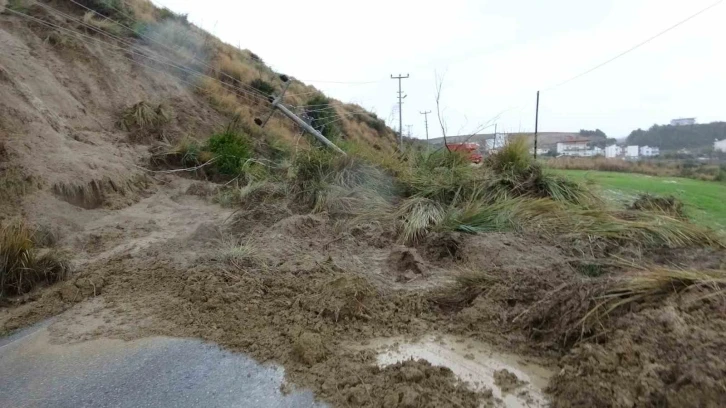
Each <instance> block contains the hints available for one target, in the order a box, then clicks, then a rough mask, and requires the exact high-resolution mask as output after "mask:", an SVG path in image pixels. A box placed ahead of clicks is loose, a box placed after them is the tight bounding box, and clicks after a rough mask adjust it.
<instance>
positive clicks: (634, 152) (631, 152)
mask: <svg viewBox="0 0 726 408" xmlns="http://www.w3.org/2000/svg"><path fill="white" fill-rule="evenodd" d="M639 151H640V149H639V148H638V146H637V145H635V146H628V147H626V148H625V157H638V153H639Z"/></svg>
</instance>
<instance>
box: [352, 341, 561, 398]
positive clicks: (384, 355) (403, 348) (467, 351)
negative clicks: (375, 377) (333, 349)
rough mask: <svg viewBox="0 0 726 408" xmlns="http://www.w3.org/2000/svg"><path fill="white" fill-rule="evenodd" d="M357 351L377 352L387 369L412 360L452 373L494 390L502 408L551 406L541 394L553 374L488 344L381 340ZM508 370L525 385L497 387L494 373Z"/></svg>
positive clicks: (361, 346)
mask: <svg viewBox="0 0 726 408" xmlns="http://www.w3.org/2000/svg"><path fill="white" fill-rule="evenodd" d="M353 347H354V348H365V349H374V350H376V351H378V357H377V359H378V364H379V365H380V366H387V365H390V364H395V363H397V362H400V361H405V360H409V359H414V360H417V359H424V360H427V361H428V362H430V363H431V364H434V365H439V366H444V367H448V368H449V369H451V371H453V372H454V374H455V375H456V376H457V377H459V378H460V379H461V380H463V381H466V382H468V383H469V384H470V386H471V387H472V388H474V389H477V390H486V389H491V390H492V394H493V395H494V397H496V398H498V399H500V400H501V401H502V405H504V406H505V407H510V408H519V407H545V406H548V405H549V404H548V402H547V399H546V397H545V396H544V393H543V392H542V390H543V389H544V387H546V386H547V382H548V381H549V378H550V376H551V375H552V372H551V371H550V370H548V369H547V368H544V367H542V366H538V365H536V364H531V363H527V362H524V361H522V359H521V357H519V356H516V355H510V354H505V353H500V352H497V351H494V350H493V349H492V348H491V347H489V346H488V345H486V344H485V343H480V342H475V341H472V340H469V339H463V338H457V337H454V336H433V335H430V336H426V337H423V338H422V339H420V340H418V341H416V342H407V341H405V340H404V339H402V338H388V339H378V340H373V341H371V342H369V343H368V344H366V345H356V346H353ZM499 370H507V371H509V372H510V373H512V374H514V375H515V376H516V377H517V379H518V380H519V381H521V382H523V384H522V385H521V386H519V387H517V388H515V389H513V390H511V391H509V392H503V391H502V389H501V388H500V387H499V386H498V385H496V384H495V383H496V381H495V379H494V377H495V372H496V371H499Z"/></svg>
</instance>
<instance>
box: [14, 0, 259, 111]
mask: <svg viewBox="0 0 726 408" xmlns="http://www.w3.org/2000/svg"><path fill="white" fill-rule="evenodd" d="M6 11H8V12H11V13H13V14H16V15H19V16H22V17H25V18H29V19H31V20H34V21H36V22H38V23H40V24H42V25H44V26H46V27H50V28H53V29H57V30H60V31H65V32H69V33H70V34H71V35H73V36H76V39H77V40H79V41H81V42H83V43H84V44H89V45H92V43H91V42H90V41H88V40H84V39H82V38H78V36H80V37H86V38H89V39H91V40H95V41H96V42H97V43H101V44H105V45H107V46H110V47H112V48H115V49H120V50H123V51H124V52H129V53H131V54H132V55H137V56H141V57H144V58H147V59H150V60H152V61H155V62H159V63H163V62H161V61H158V60H156V59H154V58H152V57H149V56H147V55H144V54H142V53H139V52H136V51H133V50H127V49H124V48H123V47H118V46H114V45H113V44H109V43H107V42H105V41H101V40H99V39H97V38H94V37H90V36H87V35H84V34H81V33H79V32H76V31H73V30H69V29H67V28H64V27H61V26H60V25H57V24H54V23H51V22H47V21H44V20H41V19H39V18H36V17H34V16H31V15H28V14H25V13H22V12H19V11H16V10H12V9H6ZM106 49H108V48H106ZM111 51H112V50H111ZM112 52H113V51H112ZM116 54H118V55H120V56H122V57H124V58H126V59H128V60H130V61H132V62H135V63H137V64H138V65H141V66H143V67H146V68H150V69H154V70H155V71H159V72H162V73H164V74H166V75H168V76H170V77H172V78H175V79H177V80H179V81H182V82H184V83H186V84H189V85H192V86H194V87H195V88H198V89H200V90H202V91H205V89H204V88H201V87H199V86H198V85H195V84H192V83H190V82H188V81H185V80H184V79H182V78H179V77H177V76H174V75H171V74H169V73H168V72H166V71H163V70H160V69H158V68H152V67H151V66H149V65H145V64H141V63H140V62H139V61H136V60H135V59H133V58H129V57H127V56H126V55H124V53H121V52H116ZM165 65H168V64H165ZM191 73H192V74H196V75H198V76H202V77H205V75H203V74H199V73H198V72H195V71H191ZM240 96H241V97H243V98H244V99H245V100H246V101H247V102H252V103H255V102H256V101H254V100H250V99H248V98H247V97H245V96H242V95H240ZM265 101H266V100H265ZM266 102H267V101H266Z"/></svg>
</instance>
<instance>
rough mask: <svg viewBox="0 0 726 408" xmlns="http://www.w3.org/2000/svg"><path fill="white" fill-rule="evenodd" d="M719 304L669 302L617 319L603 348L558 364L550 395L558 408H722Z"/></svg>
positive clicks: (724, 385) (724, 365)
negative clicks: (560, 368)
mask: <svg viewBox="0 0 726 408" xmlns="http://www.w3.org/2000/svg"><path fill="white" fill-rule="evenodd" d="M725 310H726V302H724V299H723V298H713V299H710V300H707V301H703V300H700V301H699V300H695V299H681V300H678V299H672V301H671V302H668V303H667V304H666V305H664V306H662V307H657V308H653V309H645V310H642V311H639V312H636V313H631V314H627V315H624V316H622V317H620V318H618V319H617V321H616V322H615V325H614V328H613V332H612V334H610V335H608V336H607V337H605V341H604V342H603V343H602V344H593V343H585V344H581V345H579V346H577V347H575V348H574V349H573V350H572V351H571V352H570V353H569V354H568V355H567V356H566V357H564V358H563V360H562V362H561V365H562V370H561V372H560V373H559V374H558V375H556V376H555V377H554V378H553V379H552V382H551V384H550V387H549V391H550V392H551V393H552V394H553V395H554V396H555V397H556V399H557V401H558V405H559V406H565V407H579V406H591V407H606V406H607V407H609V406H616V407H631V406H672V407H717V406H722V405H723V402H724V401H726V379H725V378H726V377H724V374H726V362H725V358H726V352H724V350H726V340H724V337H723V333H724V332H725V330H726V321H725V320H724V319H723V318H722V316H723V315H724V311H725Z"/></svg>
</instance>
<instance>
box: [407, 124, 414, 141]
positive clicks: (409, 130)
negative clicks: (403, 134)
mask: <svg viewBox="0 0 726 408" xmlns="http://www.w3.org/2000/svg"><path fill="white" fill-rule="evenodd" d="M411 126H413V125H406V127H407V128H408V138H409V139H410V138H411Z"/></svg>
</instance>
